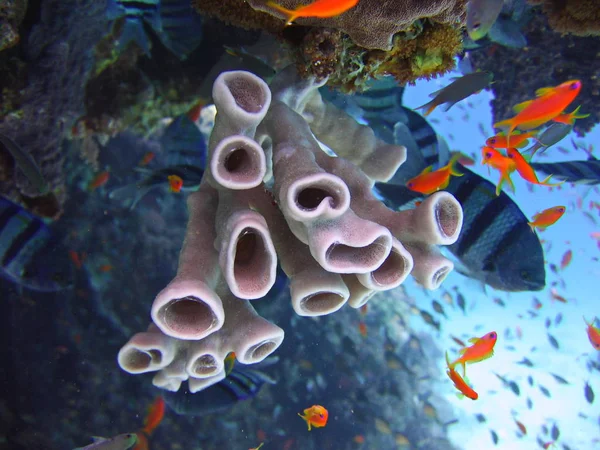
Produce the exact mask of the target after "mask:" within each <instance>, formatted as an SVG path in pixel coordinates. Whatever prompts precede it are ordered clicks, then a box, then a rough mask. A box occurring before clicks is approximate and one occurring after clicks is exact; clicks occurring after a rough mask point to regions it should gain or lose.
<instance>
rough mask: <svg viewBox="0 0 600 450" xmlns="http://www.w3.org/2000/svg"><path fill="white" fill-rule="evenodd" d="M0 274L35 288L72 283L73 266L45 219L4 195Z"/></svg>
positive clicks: (48, 288)
mask: <svg viewBox="0 0 600 450" xmlns="http://www.w3.org/2000/svg"><path fill="white" fill-rule="evenodd" d="M0 274H1V275H2V276H3V277H4V278H7V279H9V280H10V281H12V282H14V283H16V284H17V285H18V286H22V287H25V288H28V289H31V290H34V291H40V292H56V291H60V290H63V289H66V288H68V287H70V286H72V283H73V266H72V264H71V262H70V260H69V256H68V253H67V250H66V249H65V248H64V247H62V246H61V245H58V243H57V242H56V238H55V236H54V234H53V232H52V231H51V230H50V228H49V227H48V226H47V225H46V224H45V222H44V221H43V220H42V219H40V218H38V217H36V216H34V215H33V214H31V213H30V212H28V211H26V210H25V209H24V208H23V207H21V206H20V205H17V204H16V203H13V202H11V201H10V200H8V199H7V198H5V197H1V196H0Z"/></svg>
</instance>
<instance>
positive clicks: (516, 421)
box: [515, 419, 527, 436]
mask: <svg viewBox="0 0 600 450" xmlns="http://www.w3.org/2000/svg"><path fill="white" fill-rule="evenodd" d="M515 423H516V424H517V427H518V428H519V431H520V432H521V434H522V435H524V436H526V435H527V428H526V427H525V425H523V424H522V423H521V422H519V421H518V420H517V419H515Z"/></svg>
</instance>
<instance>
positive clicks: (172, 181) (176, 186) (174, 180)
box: [167, 175, 183, 192]
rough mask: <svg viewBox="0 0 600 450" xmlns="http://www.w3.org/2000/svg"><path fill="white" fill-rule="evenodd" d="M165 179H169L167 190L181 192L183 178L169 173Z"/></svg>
mask: <svg viewBox="0 0 600 450" xmlns="http://www.w3.org/2000/svg"><path fill="white" fill-rule="evenodd" d="M167 179H168V180H169V190H170V191H171V192H181V188H182V187H183V179H182V178H181V177H180V176H179V175H169V176H168V177H167Z"/></svg>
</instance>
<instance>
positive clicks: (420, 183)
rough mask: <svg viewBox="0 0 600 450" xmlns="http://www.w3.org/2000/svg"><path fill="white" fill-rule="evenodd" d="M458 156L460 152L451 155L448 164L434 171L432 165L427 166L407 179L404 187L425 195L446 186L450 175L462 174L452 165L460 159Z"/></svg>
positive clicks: (458, 175)
mask: <svg viewBox="0 0 600 450" xmlns="http://www.w3.org/2000/svg"><path fill="white" fill-rule="evenodd" d="M460 157H461V155H460V153H457V154H455V155H453V156H452V158H450V161H449V162H448V164H446V165H445V166H444V167H441V168H439V169H438V170H436V171H434V172H432V171H431V170H432V168H433V166H429V167H427V168H426V169H425V170H423V172H421V173H420V174H419V175H417V176H416V177H414V178H411V179H410V180H408V182H407V183H406V187H407V188H409V189H410V190H411V191H415V192H420V193H421V194H425V195H429V194H433V193H434V192H436V191H439V190H440V189H444V188H446V187H447V186H448V183H450V176H451V175H454V176H457V177H460V176H462V175H463V174H462V173H460V172H457V171H456V169H455V168H454V165H455V164H456V162H457V161H458V160H459V159H460Z"/></svg>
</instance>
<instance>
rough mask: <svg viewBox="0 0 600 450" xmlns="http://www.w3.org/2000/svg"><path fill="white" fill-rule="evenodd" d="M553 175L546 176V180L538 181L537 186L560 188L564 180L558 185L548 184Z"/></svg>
mask: <svg viewBox="0 0 600 450" xmlns="http://www.w3.org/2000/svg"><path fill="white" fill-rule="evenodd" d="M552 177H553V175H548V176H547V177H546V178H544V179H543V180H542V181H540V183H539V184H541V185H543V186H550V187H554V186H560V185H561V184H563V183H564V182H565V181H566V180H563V181H559V182H558V183H548V182H549V181H550V178H552Z"/></svg>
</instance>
